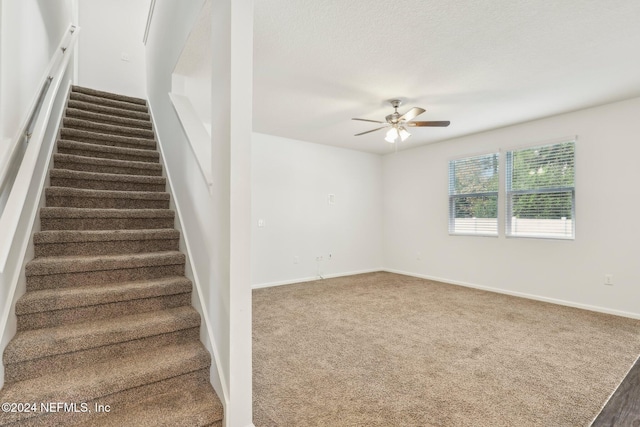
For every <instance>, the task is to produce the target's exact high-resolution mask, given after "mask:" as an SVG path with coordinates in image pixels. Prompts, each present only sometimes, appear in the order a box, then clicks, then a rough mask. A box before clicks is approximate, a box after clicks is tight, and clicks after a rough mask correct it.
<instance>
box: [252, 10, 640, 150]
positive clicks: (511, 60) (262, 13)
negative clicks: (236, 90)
mask: <svg viewBox="0 0 640 427" xmlns="http://www.w3.org/2000/svg"><path fill="white" fill-rule="evenodd" d="M254 10H255V18H254V22H255V24H254V25H255V28H254V95H253V96H254V111H253V128H254V130H255V131H256V132H261V133H266V134H271V135H277V136H282V137H287V138H293V139H299V140H304V141H310V142H316V143H321V144H329V145H334V146H341V147H345V148H352V149H356V150H361V151H368V152H373V153H387V152H391V151H393V146H392V145H391V144H389V143H387V142H385V141H384V131H379V132H374V133H372V134H368V135H364V136H359V137H355V136H353V135H354V134H355V133H358V132H363V131H365V130H369V129H373V128H374V127H376V126H375V124H374V123H370V124H368V123H365V122H354V121H352V120H351V118H352V117H361V118H369V119H374V120H383V118H384V116H385V115H387V114H389V113H391V112H392V109H391V108H390V107H389V106H388V104H385V103H384V102H383V101H384V100H386V99H390V98H395V97H401V98H403V99H404V100H405V105H404V107H401V108H400V109H399V111H400V112H401V113H402V112H404V111H406V110H408V109H409V108H410V107H413V106H420V107H423V108H425V109H426V110H427V112H426V113H424V114H423V115H421V116H420V117H419V118H418V119H417V120H451V126H449V127H448V128H419V129H415V128H414V129H410V131H411V133H412V137H411V138H409V140H407V142H405V143H403V144H402V145H401V146H400V148H401V149H403V148H408V147H411V146H417V145H423V144H428V143H433V142H436V141H442V140H445V139H449V138H453V137H458V136H462V135H467V134H471V133H475V132H480V131H484V130H488V129H493V128H497V127H502V126H506V125H510V124H514V123H519V122H523V121H528V120H533V119H537V118H541V117H546V116H550V115H554V114H558V113H562V112H567V111H573V110H577V109H581V108H585V107H590V106H594V105H598V104H603V103H607V102H612V101H616V100H622V99H627V98H632V97H635V96H640V24H638V22H640V1H638V0H562V1H557V0H530V1H527V0H486V1H478V0H453V1H449V2H443V1H440V0H438V1H434V0H395V1H380V0H366V1H364V0H350V1H344V0H255V4H254ZM370 125H371V126H370Z"/></svg>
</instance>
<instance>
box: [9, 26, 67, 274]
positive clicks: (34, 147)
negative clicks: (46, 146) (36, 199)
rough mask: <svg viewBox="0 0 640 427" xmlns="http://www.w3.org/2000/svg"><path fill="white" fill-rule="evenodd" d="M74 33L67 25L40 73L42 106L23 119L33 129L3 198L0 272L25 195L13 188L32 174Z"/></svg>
mask: <svg viewBox="0 0 640 427" xmlns="http://www.w3.org/2000/svg"><path fill="white" fill-rule="evenodd" d="M78 33H79V31H77V28H76V27H75V26H73V25H70V26H69V32H68V35H67V36H66V37H65V38H64V39H63V40H62V42H61V43H60V46H59V49H57V50H56V53H55V54H54V56H53V58H52V59H51V61H50V62H49V66H48V68H47V70H46V73H45V75H44V76H45V77H44V80H46V79H48V78H49V77H51V78H52V83H51V86H53V87H54V90H49V91H47V92H46V95H45V96H44V98H43V99H42V106H44V107H45V108H43V110H42V111H40V114H37V115H35V116H34V117H36V119H35V121H33V124H31V121H30V117H31V114H30V115H29V118H28V119H27V120H26V122H25V123H26V124H25V126H24V127H23V128H22V129H24V131H23V132H26V131H27V130H28V128H30V127H31V126H32V129H33V130H32V131H31V133H30V138H29V141H30V143H29V145H28V146H27V150H26V151H25V154H24V157H23V158H22V162H21V164H20V169H19V170H18V173H17V175H16V179H15V181H14V183H13V189H12V191H11V193H10V194H9V198H8V199H7V204H6V206H5V209H4V210H3V212H2V215H1V216H0V274H2V273H3V272H4V271H5V268H6V262H7V258H8V256H9V251H10V249H11V246H12V245H11V243H12V242H13V240H14V236H15V232H16V229H17V226H18V221H19V220H20V215H21V214H22V209H21V207H22V206H23V205H24V202H25V199H26V197H27V192H26V191H15V190H16V189H17V188H20V189H27V188H29V183H30V182H31V177H32V176H33V172H34V169H35V167H36V162H37V158H38V154H39V152H40V148H41V146H42V142H43V140H44V134H45V131H46V128H47V124H48V122H49V117H50V115H51V108H52V104H53V100H54V97H55V94H56V93H57V92H58V88H59V87H60V84H61V82H62V76H63V75H64V72H65V70H66V68H67V65H68V64H69V59H70V57H71V52H72V51H73V49H74V48H75V46H76V43H77V39H78ZM39 97H40V96H39V95H38V98H39ZM32 105H35V107H34V108H32V109H30V111H36V109H39V108H40V106H39V105H38V99H37V98H36V99H35V100H34V103H32ZM22 135H23V133H21V136H20V138H22ZM16 145H17V144H16Z"/></svg>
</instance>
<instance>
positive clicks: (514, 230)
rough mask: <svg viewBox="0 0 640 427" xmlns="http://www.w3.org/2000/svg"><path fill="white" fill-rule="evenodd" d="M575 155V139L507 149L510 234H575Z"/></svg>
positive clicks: (507, 219)
mask: <svg viewBox="0 0 640 427" xmlns="http://www.w3.org/2000/svg"><path fill="white" fill-rule="evenodd" d="M574 155H575V142H574V141H569V142H563V143H559V144H551V145H544V146H540V147H531V148H526V149H522V150H514V151H508V152H507V156H506V180H505V181H506V182H505V184H506V196H507V200H506V202H507V204H506V221H505V224H506V234H507V236H518V237H547V238H560V239H573V238H574V235H575V233H574V230H575V223H574V219H575V183H574Z"/></svg>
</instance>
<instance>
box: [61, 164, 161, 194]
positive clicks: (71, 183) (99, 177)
mask: <svg viewBox="0 0 640 427" xmlns="http://www.w3.org/2000/svg"><path fill="white" fill-rule="evenodd" d="M49 181H50V183H51V185H52V186H55V187H70V188H87V189H92V190H116V191H160V192H163V191H165V190H166V187H167V185H166V183H167V180H166V178H165V177H162V176H145V175H123V174H114V173H96V172H82V171H75V170H69V169H51V171H50V172H49Z"/></svg>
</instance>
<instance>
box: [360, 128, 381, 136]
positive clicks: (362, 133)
mask: <svg viewBox="0 0 640 427" xmlns="http://www.w3.org/2000/svg"><path fill="white" fill-rule="evenodd" d="M386 127H387V126H382V127H379V128H376V129H371V130H368V131H366V132H361V133H356V134H355V135H354V136H360V135H364V134H366V133H371V132H375V131H377V130H380V129H384V128H386Z"/></svg>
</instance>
